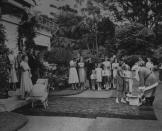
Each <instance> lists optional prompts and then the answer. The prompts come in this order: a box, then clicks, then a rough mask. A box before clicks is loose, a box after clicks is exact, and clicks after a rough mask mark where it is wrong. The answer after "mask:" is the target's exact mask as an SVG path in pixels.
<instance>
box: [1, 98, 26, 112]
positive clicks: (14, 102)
mask: <svg viewBox="0 0 162 131" xmlns="http://www.w3.org/2000/svg"><path fill="white" fill-rule="evenodd" d="M28 103H29V101H26V100H19V99H18V98H17V97H10V98H8V99H3V100H1V99H0V112H4V111H13V110H15V109H17V108H20V107H22V106H25V105H26V104H28Z"/></svg>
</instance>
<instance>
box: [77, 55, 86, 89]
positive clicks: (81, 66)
mask: <svg viewBox="0 0 162 131" xmlns="http://www.w3.org/2000/svg"><path fill="white" fill-rule="evenodd" d="M78 66H79V81H80V86H81V89H84V88H85V82H86V73H85V68H84V62H83V57H81V58H80V62H79V63H78Z"/></svg>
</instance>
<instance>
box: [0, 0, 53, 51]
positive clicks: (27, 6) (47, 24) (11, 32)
mask: <svg viewBox="0 0 162 131" xmlns="http://www.w3.org/2000/svg"><path fill="white" fill-rule="evenodd" d="M34 6H35V2H34V0H2V1H1V4H0V14H1V18H0V22H1V23H2V24H3V25H4V27H5V31H6V45H7V47H8V48H9V49H11V50H14V53H15V54H17V52H18V44H17V43H18V26H19V25H20V22H21V17H22V16H23V13H25V12H27V11H30V10H31V9H32V8H33V7H34ZM38 22H39V23H38V24H39V27H40V28H37V29H36V37H35V39H34V41H35V44H36V47H37V49H38V50H49V49H50V46H51V45H50V39H51V30H52V28H53V27H54V26H55V25H54V23H53V22H52V20H51V19H48V18H45V17H44V16H41V15H40V16H38Z"/></svg>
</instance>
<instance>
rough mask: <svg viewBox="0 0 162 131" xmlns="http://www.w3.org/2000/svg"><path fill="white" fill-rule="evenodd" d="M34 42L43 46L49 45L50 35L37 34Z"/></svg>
mask: <svg viewBox="0 0 162 131" xmlns="http://www.w3.org/2000/svg"><path fill="white" fill-rule="evenodd" d="M34 41H35V44H36V45H39V46H44V47H50V37H48V36H44V35H37V36H36V37H35V38H34Z"/></svg>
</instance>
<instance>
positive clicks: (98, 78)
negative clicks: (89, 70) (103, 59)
mask: <svg viewBox="0 0 162 131" xmlns="http://www.w3.org/2000/svg"><path fill="white" fill-rule="evenodd" d="M95 71H96V83H97V88H98V90H101V83H102V68H101V65H100V64H98V66H97V68H96V69H95Z"/></svg>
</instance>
